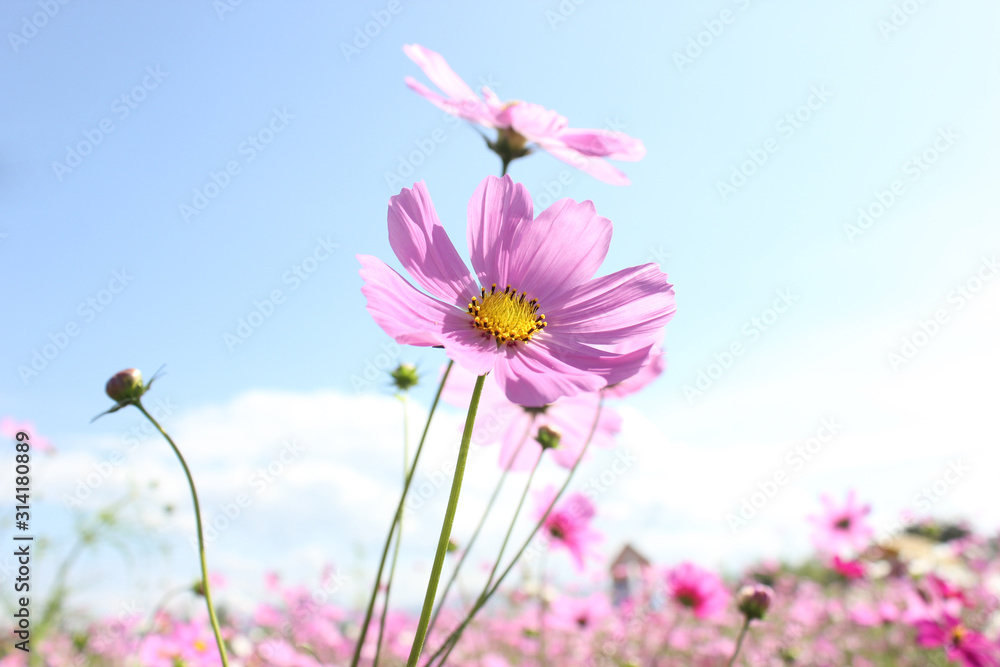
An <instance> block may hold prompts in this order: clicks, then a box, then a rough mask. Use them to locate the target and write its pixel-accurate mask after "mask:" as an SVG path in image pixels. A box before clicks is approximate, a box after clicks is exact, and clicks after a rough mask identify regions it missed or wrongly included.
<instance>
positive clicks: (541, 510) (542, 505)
mask: <svg viewBox="0 0 1000 667" xmlns="http://www.w3.org/2000/svg"><path fill="white" fill-rule="evenodd" d="M555 497H556V490H555V487H553V486H551V485H550V486H547V487H545V488H544V489H542V490H540V491H538V492H536V493H535V516H536V518H539V519H540V518H541V517H542V515H543V514H545V510H547V509H548V508H549V505H551V504H552V501H553V500H554V499H555ZM594 513H595V509H594V503H592V502H590V499H589V498H587V496H585V495H583V494H582V493H573V494H570V495H569V496H568V497H567V498H566V500H564V501H563V502H562V503H561V504H560V505H558V506H557V507H553V508H552V511H551V512H549V515H548V516H547V517H545V521H544V522H543V523H542V528H541V530H542V533H543V534H544V535H545V536H546V537H547V538H548V540H549V544H551V545H554V546H558V547H561V548H563V549H566V550H567V551H569V553H570V555H571V556H572V557H573V562H574V563H576V569H577V570H578V571H582V570H583V569H584V567H585V563H584V561H585V559H586V557H587V556H590V555H592V553H593V546H594V545H595V544H596V543H598V542H600V541H601V539H603V538H602V536H601V534H600V533H598V532H597V531H596V530H594V529H592V528H591V527H590V522H591V520H592V519H593V518H594Z"/></svg>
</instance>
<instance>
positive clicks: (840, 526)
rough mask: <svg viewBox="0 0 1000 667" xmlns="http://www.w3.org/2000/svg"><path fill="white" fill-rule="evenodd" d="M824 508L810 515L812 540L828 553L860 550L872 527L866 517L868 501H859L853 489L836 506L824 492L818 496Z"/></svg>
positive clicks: (870, 533)
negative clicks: (841, 504) (841, 503)
mask: <svg viewBox="0 0 1000 667" xmlns="http://www.w3.org/2000/svg"><path fill="white" fill-rule="evenodd" d="M820 500H821V501H822V503H823V508H824V512H823V513H822V514H820V515H819V516H811V517H809V520H810V521H811V522H812V523H813V526H814V530H815V532H814V533H813V544H815V545H816V548H817V549H819V550H820V551H822V552H824V553H827V554H840V553H844V552H845V551H861V550H863V549H864V548H865V547H866V546H868V543H869V542H870V541H871V538H872V535H873V534H874V530H872V527H871V526H870V525H869V524H868V523H867V522H866V521H865V517H866V516H868V514H870V513H871V511H872V508H871V505H861V504H858V502H857V500H856V498H855V494H854V489H851V490H850V491H849V492H848V494H847V502H846V503H845V504H844V505H843V506H842V507H838V506H837V505H835V504H834V503H833V500H831V499H830V497H829V496H828V495H826V494H823V496H821V497H820Z"/></svg>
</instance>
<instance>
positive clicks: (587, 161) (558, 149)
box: [539, 140, 632, 185]
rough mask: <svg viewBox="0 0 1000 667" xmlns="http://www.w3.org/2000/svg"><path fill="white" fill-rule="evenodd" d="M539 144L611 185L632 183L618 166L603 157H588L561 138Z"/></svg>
mask: <svg viewBox="0 0 1000 667" xmlns="http://www.w3.org/2000/svg"><path fill="white" fill-rule="evenodd" d="M539 145H540V146H541V147H542V148H544V149H545V150H546V151H548V152H549V153H551V154H552V156H553V157H555V158H556V159H559V160H562V161H563V162H565V163H566V164H570V165H573V166H574V167H576V168H577V169H579V170H580V171H582V172H584V173H587V174H590V175H591V176H593V177H594V178H596V179H598V180H600V181H604V182H605V183H608V184H610V185H630V184H631V183H632V181H630V180H629V178H628V176H626V175H625V174H624V173H622V172H621V171H620V170H618V169H617V168H615V167H613V166H611V165H610V164H609V163H608V162H607V161H605V160H604V159H603V158H599V157H588V156H587V155H584V154H583V153H581V152H580V151H578V150H576V149H575V148H570V147H569V146H567V145H565V144H563V143H562V142H561V141H559V140H549V141H543V142H539Z"/></svg>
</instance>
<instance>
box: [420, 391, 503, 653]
mask: <svg viewBox="0 0 1000 667" xmlns="http://www.w3.org/2000/svg"><path fill="white" fill-rule="evenodd" d="M485 381H486V375H485V374H484V375H480V376H479V377H478V378H476V386H475V388H474V389H473V390H472V400H471V401H469V413H468V415H467V416H466V417H465V431H464V432H463V433H462V445H461V447H460V448H459V450H458V460H457V461H456V462H455V477H454V479H453V480H452V483H451V495H450V496H449V497H448V509H447V510H446V511H445V514H444V523H443V524H441V536H440V537H439V538H438V547H437V553H436V554H434V566H433V567H432V568H431V578H430V581H428V582H427V593H426V594H425V595H424V607H423V609H422V610H421V611H420V621H419V623H418V624H417V634H416V635H415V636H414V637H413V646H411V647H410V657H409V659H407V661H406V667H414V666H415V665H416V664H417V660H419V659H420V652H421V650H423V648H424V639H425V638H426V637H427V626H428V624H429V622H430V617H431V610H432V609H433V608H434V596H435V595H437V586H438V581H440V579H441V568H442V567H443V566H444V556H445V554H446V553H447V551H448V539H449V538H450V537H451V527H452V525H453V524H454V523H455V511H456V510H457V509H458V496H459V494H461V492H462V478H463V477H464V476H465V461H466V459H467V458H468V456H469V443H470V442H472V427H473V425H474V424H475V422H476V411H477V410H478V409H479V398H480V396H482V393H483V384H484V382H485Z"/></svg>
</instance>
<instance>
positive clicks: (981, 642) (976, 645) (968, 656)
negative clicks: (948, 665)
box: [916, 616, 1000, 667]
mask: <svg viewBox="0 0 1000 667" xmlns="http://www.w3.org/2000/svg"><path fill="white" fill-rule="evenodd" d="M916 628H917V643H918V644H920V645H921V646H923V647H926V648H931V647H935V646H943V647H944V651H945V655H946V656H947V657H948V659H949V660H953V661H956V662H960V663H961V664H963V665H965V667H998V666H1000V647H998V646H997V645H996V644H993V643H991V642H990V641H989V640H987V639H986V637H984V636H982V635H981V634H979V633H978V632H974V631H973V630H970V629H968V628H967V627H965V626H964V625H962V624H961V623H960V622H959V620H958V619H957V618H955V617H954V616H945V617H944V620H943V621H941V622H934V621H920V622H919V623H917V624H916Z"/></svg>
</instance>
